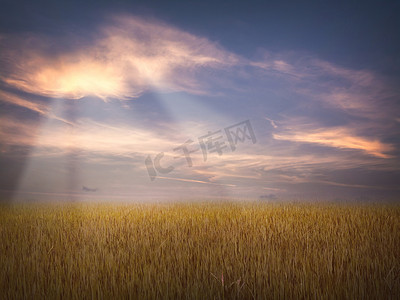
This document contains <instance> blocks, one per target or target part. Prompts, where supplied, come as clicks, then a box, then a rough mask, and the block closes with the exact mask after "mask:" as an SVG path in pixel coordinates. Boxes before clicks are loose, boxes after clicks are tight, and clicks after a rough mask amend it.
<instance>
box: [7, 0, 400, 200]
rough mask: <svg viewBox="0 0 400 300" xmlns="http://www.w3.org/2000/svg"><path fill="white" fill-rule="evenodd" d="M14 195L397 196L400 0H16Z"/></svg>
mask: <svg viewBox="0 0 400 300" xmlns="http://www.w3.org/2000/svg"><path fill="white" fill-rule="evenodd" d="M1 7H2V9H1V12H0V166H1V168H0V198H1V200H2V201H6V202H18V201H41V200H46V201H128V202H129V201H171V200H172V201H193V200H206V199H212V200H221V201H223V200H229V199H239V200H240V199H241V200H246V199H247V200H254V199H260V200H263V201H265V200H267V201H269V200H270V201H285V200H293V199H295V200H304V201H307V200H312V201H325V200H335V201H352V200H356V201H367V202H369V201H387V200H389V201H397V200H398V199H400V198H399V195H400V160H399V157H400V151H399V150H400V138H399V137H400V135H399V133H400V86H399V84H398V83H399V82H400V55H399V53H400V18H398V15H399V14H400V2H398V1H343V2H341V1H218V2H216V1H18V0H17V1H8V0H7V1H1Z"/></svg>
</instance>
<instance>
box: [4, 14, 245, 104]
mask: <svg viewBox="0 0 400 300" xmlns="http://www.w3.org/2000/svg"><path fill="white" fill-rule="evenodd" d="M96 36H97V37H95V38H94V41H93V43H92V44H91V45H90V46H87V45H85V44H84V43H82V45H81V46H80V47H79V48H76V49H74V50H72V51H69V52H65V53H63V52H61V53H56V54H53V55H48V53H47V52H46V51H45V50H46V47H51V45H52V43H53V42H54V41H49V40H46V39H44V38H43V37H30V39H28V41H29V42H30V44H32V45H40V46H37V47H35V46H33V47H32V45H31V47H28V45H26V43H27V42H26V41H25V39H21V40H18V41H17V42H14V43H17V44H19V45H18V47H19V49H20V51H18V52H13V51H12V49H9V48H7V44H5V45H3V47H2V48H3V49H4V51H3V52H4V54H3V55H2V56H3V59H2V60H3V61H8V62H11V63H12V64H13V65H12V66H10V67H9V68H8V70H9V72H8V73H7V74H6V75H2V76H1V79H2V80H3V81H4V82H5V83H7V84H9V85H11V86H13V87H15V88H18V89H21V90H24V91H26V92H30V93H34V94H37V95H42V96H47V97H64V98H73V99H78V98H82V97H84V96H89V95H94V96H98V97H100V98H103V99H107V98H118V99H128V98H135V97H138V96H140V95H141V94H142V93H143V92H144V91H146V90H147V89H149V88H150V87H156V88H158V89H160V90H167V91H189V92H191V93H204V87H203V86H201V84H200V83H199V82H198V81H197V80H196V71H198V70H199V69H202V68H203V69H204V68H209V67H210V68H218V67H221V66H225V65H230V64H233V63H235V61H236V60H237V58H236V57H235V55H233V54H231V53H229V52H227V51H225V50H223V49H222V48H220V47H219V46H218V45H217V44H215V43H212V42H210V41H209V40H207V39H206V38H201V37H197V36H194V35H191V34H189V33H186V32H184V31H181V30H179V29H177V28H174V27H172V26H170V25H167V24H163V23H160V22H156V21H152V22H150V21H146V20H144V19H140V18H133V17H129V16H118V17H115V18H112V19H111V21H110V22H109V23H108V24H107V25H103V26H102V27H101V28H100V29H99V31H98V33H97V34H96ZM32 39H34V40H35V39H36V40H37V41H36V43H32V41H31V40H32ZM2 43H6V40H3V41H2ZM21 49H23V50H21Z"/></svg>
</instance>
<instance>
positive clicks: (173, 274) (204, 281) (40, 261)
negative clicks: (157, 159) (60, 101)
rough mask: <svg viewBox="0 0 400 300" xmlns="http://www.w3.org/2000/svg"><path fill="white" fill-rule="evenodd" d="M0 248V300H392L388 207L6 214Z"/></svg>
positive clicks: (397, 220) (396, 294)
mask: <svg viewBox="0 0 400 300" xmlns="http://www.w3.org/2000/svg"><path fill="white" fill-rule="evenodd" d="M0 241H1V242H0V297H1V298H5V299H46V298H47V299H48V298H50V299H57V298H63V299H89V298H91V299H92V298H103V299H110V298H111V299H112V298H114V299H119V298H125V299H128V298H131V299H155V298H157V299H279V298H280V299H283V298H285V299H304V298H306V299H307V298H312V299H388V298H389V299H390V298H392V299H396V298H400V207H399V206H395V205H361V204H360V205H356V204H354V205H339V204H336V205H335V204H329V205H328V204H268V203H221V204H216V203H192V204H132V205H122V204H120V205H106V204H70V205H13V206H3V207H1V211H0Z"/></svg>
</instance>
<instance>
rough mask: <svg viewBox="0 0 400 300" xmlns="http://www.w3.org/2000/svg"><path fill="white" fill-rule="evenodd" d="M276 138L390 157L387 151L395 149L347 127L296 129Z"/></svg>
mask: <svg viewBox="0 0 400 300" xmlns="http://www.w3.org/2000/svg"><path fill="white" fill-rule="evenodd" d="M273 137H274V139H276V140H287V141H293V142H305V143H314V144H319V145H323V146H329V147H335V148H341V149H356V150H362V151H365V152H366V153H368V154H371V155H373V156H376V157H381V158H390V157H391V156H390V155H388V154H386V153H385V152H389V151H391V150H393V147H392V146H391V145H388V144H384V143H382V142H380V141H378V140H370V139H366V138H363V137H359V136H355V135H354V134H352V132H351V131H350V130H348V129H347V128H342V127H339V128H330V129H319V130H312V131H308V132H307V131H294V132H290V133H276V134H273Z"/></svg>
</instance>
